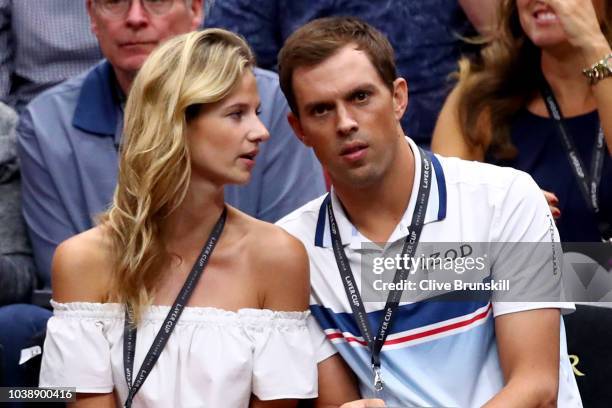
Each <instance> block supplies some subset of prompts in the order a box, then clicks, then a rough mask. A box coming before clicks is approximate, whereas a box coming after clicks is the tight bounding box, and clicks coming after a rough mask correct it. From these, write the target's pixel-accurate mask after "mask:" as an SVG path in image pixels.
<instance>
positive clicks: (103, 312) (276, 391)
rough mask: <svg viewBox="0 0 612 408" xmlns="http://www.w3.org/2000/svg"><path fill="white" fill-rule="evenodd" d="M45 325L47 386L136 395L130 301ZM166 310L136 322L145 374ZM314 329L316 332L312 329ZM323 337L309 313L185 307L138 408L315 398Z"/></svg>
mask: <svg viewBox="0 0 612 408" xmlns="http://www.w3.org/2000/svg"><path fill="white" fill-rule="evenodd" d="M51 304H52V306H53V308H54V314H53V317H51V319H50V320H49V322H48V324H47V337H46V339H45V344H44V352H43V360H42V367H41V373H40V386H41V387H76V389H77V392H81V393H108V392H111V391H113V390H115V391H116V392H115V395H116V398H117V399H118V400H117V404H118V406H123V403H124V402H125V399H126V397H127V395H128V388H127V383H126V380H125V375H124V370H123V330H124V307H123V305H120V304H117V303H106V304H102V303H57V302H54V301H51ZM169 309H170V307H168V306H152V307H151V308H150V309H149V310H148V311H146V312H145V313H144V314H143V318H142V322H141V323H140V325H139V326H138V334H137V339H136V354H135V357H134V373H135V375H136V373H137V372H138V371H139V369H140V366H141V364H142V362H143V360H144V357H145V355H146V353H147V352H148V351H149V348H150V346H151V344H152V343H153V339H154V338H155V336H156V334H157V332H158V331H159V329H160V327H161V324H162V322H163V320H164V318H165V317H166V315H167V314H168V311H169ZM309 326H310V329H309ZM324 343H325V338H324V335H323V334H322V332H321V331H320V329H319V328H318V326H317V324H316V322H314V319H313V318H312V317H311V316H310V312H308V311H305V312H277V311H272V310H261V309H241V310H239V311H238V312H230V311H226V310H221V309H216V308H209V307H186V308H185V309H184V310H183V314H182V315H181V317H180V319H179V321H178V324H177V326H176V327H175V329H174V332H173V333H172V335H171V336H170V338H169V340H168V343H167V344H166V346H165V348H164V350H163V352H162V353H161V355H160V357H159V360H157V363H156V364H155V366H154V367H153V369H152V371H151V373H150V374H149V376H148V378H147V379H146V381H145V382H144V384H143V386H142V388H141V389H140V390H139V391H138V393H137V394H136V397H135V398H134V401H133V407H211V408H212V407H215V408H217V407H232V408H240V407H248V405H249V399H250V397H251V393H253V394H255V395H256V396H257V397H258V398H259V399H261V400H274V399H284V398H297V399H306V398H313V397H316V396H317V368H316V364H317V359H319V360H321V359H323V358H324V357H321V356H322V354H326V355H327V356H329V355H331V354H333V350H332V349H331V348H329V349H327V351H322V350H321V347H329V346H328V345H326V344H324ZM317 348H319V350H317V353H315V349H317Z"/></svg>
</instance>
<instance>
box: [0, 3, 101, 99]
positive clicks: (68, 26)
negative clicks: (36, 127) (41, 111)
mask: <svg viewBox="0 0 612 408" xmlns="http://www.w3.org/2000/svg"><path fill="white" fill-rule="evenodd" d="M101 58H102V54H101V53H100V48H99V47H98V43H97V42H96V39H95V37H94V36H93V34H92V32H91V30H90V29H89V22H88V20H87V11H86V10H85V1H84V0H53V1H40V0H18V1H15V0H0V100H1V101H3V102H5V103H6V104H8V105H9V106H12V107H13V108H14V109H16V110H17V111H21V110H23V108H24V107H25V106H26V105H27V104H28V102H30V100H32V98H34V97H35V96H36V95H38V94H39V93H40V92H42V91H44V90H45V89H47V88H50V87H51V86H54V85H57V84H58V83H60V82H62V81H64V80H66V79H68V78H70V77H72V76H74V75H77V74H79V73H80V72H83V71H85V70H86V69H88V68H90V67H91V66H92V65H94V64H95V63H96V62H98V61H99V60H100V59H101Z"/></svg>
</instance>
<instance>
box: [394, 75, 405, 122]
mask: <svg viewBox="0 0 612 408" xmlns="http://www.w3.org/2000/svg"><path fill="white" fill-rule="evenodd" d="M407 107H408V83H407V82H406V80H405V79H404V78H397V79H396V80H395V81H393V112H394V113H395V117H396V118H397V119H398V120H400V119H401V118H402V116H404V113H405V112H406V108H407Z"/></svg>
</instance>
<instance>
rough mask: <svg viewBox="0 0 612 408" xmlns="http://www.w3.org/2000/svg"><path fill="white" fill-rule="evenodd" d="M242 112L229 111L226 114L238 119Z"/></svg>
mask: <svg viewBox="0 0 612 408" xmlns="http://www.w3.org/2000/svg"><path fill="white" fill-rule="evenodd" d="M242 113H243V112H242V111H235V112H232V113H230V114H229V115H228V116H229V117H231V118H233V119H240V118H242Z"/></svg>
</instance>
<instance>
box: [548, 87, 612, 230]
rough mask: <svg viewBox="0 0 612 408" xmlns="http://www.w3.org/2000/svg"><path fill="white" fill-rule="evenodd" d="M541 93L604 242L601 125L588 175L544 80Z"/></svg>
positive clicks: (602, 138)
mask: <svg viewBox="0 0 612 408" xmlns="http://www.w3.org/2000/svg"><path fill="white" fill-rule="evenodd" d="M541 88H542V89H541V92H542V95H543V96H544V101H545V102H546V108H547V109H548V113H549V115H550V116H551V117H552V118H553V119H554V121H555V123H556V124H557V131H558V133H559V136H560V137H561V142H562V144H563V148H564V149H565V152H566V153H567V157H568V160H569V164H570V166H571V168H572V171H573V173H574V176H575V177H576V180H577V181H578V187H579V188H580V192H581V193H582V196H583V197H584V200H585V201H586V203H587V206H588V207H589V209H590V210H591V211H593V213H595V215H596V216H597V218H598V225H597V227H598V229H599V232H600V234H601V235H602V238H603V239H604V240H607V239H610V237H611V235H612V231H611V227H610V224H609V223H607V222H605V221H604V220H603V219H602V218H601V213H600V208H599V198H598V196H599V191H598V190H599V185H600V183H601V173H602V169H603V162H604V157H605V154H606V153H605V145H604V132H603V128H602V127H601V125H600V126H599V131H598V133H597V139H596V141H595V145H594V146H593V155H592V158H591V169H590V170H591V172H590V174H588V173H587V172H586V167H585V165H584V163H583V161H582V159H581V158H580V155H579V154H578V149H577V148H576V144H575V142H574V139H573V137H572V135H571V134H570V133H569V132H568V130H567V127H566V126H565V121H564V119H563V114H562V113H561V109H560V107H559V103H558V102H557V100H556V98H555V95H554V94H553V92H552V89H551V88H550V85H549V84H548V83H547V82H546V80H544V79H543V80H542V83H541Z"/></svg>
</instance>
